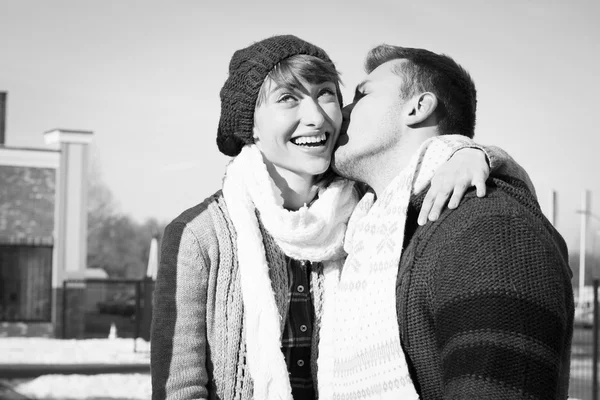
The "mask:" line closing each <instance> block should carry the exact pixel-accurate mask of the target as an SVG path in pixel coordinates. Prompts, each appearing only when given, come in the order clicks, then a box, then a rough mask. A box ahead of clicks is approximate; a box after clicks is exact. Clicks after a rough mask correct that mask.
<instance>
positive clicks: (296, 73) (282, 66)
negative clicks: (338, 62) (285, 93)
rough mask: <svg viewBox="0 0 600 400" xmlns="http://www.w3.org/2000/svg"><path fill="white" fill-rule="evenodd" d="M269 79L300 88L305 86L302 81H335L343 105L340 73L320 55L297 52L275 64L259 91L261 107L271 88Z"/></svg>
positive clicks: (281, 84) (257, 100)
mask: <svg viewBox="0 0 600 400" xmlns="http://www.w3.org/2000/svg"><path fill="white" fill-rule="evenodd" d="M269 81H272V82H274V83H275V84H277V85H279V86H285V87H298V88H302V87H303V86H304V84H303V83H302V81H304V82H308V83H310V84H313V85H319V84H321V83H325V82H333V83H335V87H336V91H337V99H338V102H339V104H340V107H342V106H343V104H342V95H341V92H340V84H341V79H340V73H339V72H338V71H337V69H335V67H334V66H333V64H332V63H328V62H325V61H323V60H322V59H320V58H318V57H315V56H311V55H308V54H297V55H295V56H292V57H289V58H286V59H285V60H282V61H281V62H280V63H279V64H277V65H275V67H273V69H272V70H271V72H269V74H268V75H267V77H266V78H265V80H264V82H263V84H262V86H261V88H260V91H259V92H258V97H257V99H256V107H259V106H260V105H261V104H262V103H263V102H264V101H265V100H266V97H267V91H268V89H269V87H268V85H267V82H269Z"/></svg>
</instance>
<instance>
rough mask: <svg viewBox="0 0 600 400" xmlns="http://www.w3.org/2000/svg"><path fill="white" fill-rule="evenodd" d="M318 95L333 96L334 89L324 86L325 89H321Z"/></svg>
mask: <svg viewBox="0 0 600 400" xmlns="http://www.w3.org/2000/svg"><path fill="white" fill-rule="evenodd" d="M319 96H335V91H333V90H331V89H329V88H325V89H323V90H321V92H320V93H319Z"/></svg>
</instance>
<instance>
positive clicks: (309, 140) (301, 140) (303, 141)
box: [292, 133, 327, 146]
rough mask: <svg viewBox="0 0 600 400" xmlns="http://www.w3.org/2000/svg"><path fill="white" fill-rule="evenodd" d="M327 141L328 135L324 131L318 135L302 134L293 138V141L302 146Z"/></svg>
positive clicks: (315, 144)
mask: <svg viewBox="0 0 600 400" xmlns="http://www.w3.org/2000/svg"><path fill="white" fill-rule="evenodd" d="M326 141H327V135H326V134H325V133H322V134H320V135H318V136H302V137H297V138H294V139H292V143H294V144H296V145H300V146H320V145H323V144H325V142H326Z"/></svg>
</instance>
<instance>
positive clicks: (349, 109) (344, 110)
mask: <svg viewBox="0 0 600 400" xmlns="http://www.w3.org/2000/svg"><path fill="white" fill-rule="evenodd" d="M353 109H354V103H350V104H348V105H347V106H346V107H344V108H342V116H343V117H344V119H348V120H349V119H350V114H352V110H353Z"/></svg>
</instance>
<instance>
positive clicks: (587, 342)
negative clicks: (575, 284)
mask: <svg viewBox="0 0 600 400" xmlns="http://www.w3.org/2000/svg"><path fill="white" fill-rule="evenodd" d="M599 285H600V281H599V280H597V279H596V280H594V285H593V295H594V296H593V301H591V302H589V303H588V304H577V306H576V309H575V323H574V328H573V347H572V351H571V381H570V383H569V398H571V399H581V400H598V399H599V394H600V393H599V392H598V344H599V342H598V339H599V337H598V334H599V329H598V328H599V326H598V324H599V320H598V314H599V309H598V287H599ZM575 300H577V296H576V297H575Z"/></svg>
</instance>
